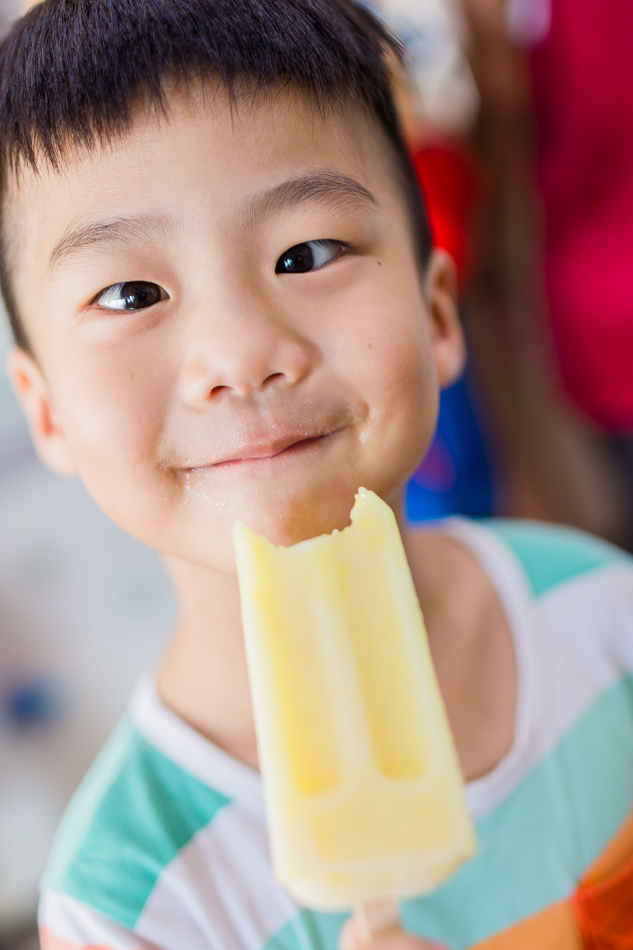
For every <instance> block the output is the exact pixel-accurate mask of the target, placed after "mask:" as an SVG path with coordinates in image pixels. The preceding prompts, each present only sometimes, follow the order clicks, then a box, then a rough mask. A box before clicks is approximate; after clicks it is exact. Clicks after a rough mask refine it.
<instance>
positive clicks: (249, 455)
mask: <svg viewBox="0 0 633 950" xmlns="http://www.w3.org/2000/svg"><path fill="white" fill-rule="evenodd" d="M339 431H340V429H334V430H329V431H327V432H323V433H317V434H316V435H312V436H305V435H297V434H296V433H295V434H294V435H286V436H283V437H280V438H277V439H265V440H256V441H253V442H248V443H247V444H245V445H242V446H240V447H239V448H237V449H235V450H232V451H231V453H230V454H227V455H226V456H224V457H222V458H219V459H217V460H216V461H213V462H209V463H207V464H203V465H193V466H191V467H190V468H189V469H188V470H189V471H190V472H199V471H203V470H204V469H211V468H220V467H224V466H229V465H238V464H240V463H245V462H259V461H266V460H268V459H272V458H277V457H278V456H280V455H287V454H289V453H291V452H295V451H298V450H301V449H304V448H308V447H309V446H312V445H315V444H316V443H317V442H322V441H324V440H325V439H328V438H329V437H330V436H331V435H334V434H335V432H339Z"/></svg>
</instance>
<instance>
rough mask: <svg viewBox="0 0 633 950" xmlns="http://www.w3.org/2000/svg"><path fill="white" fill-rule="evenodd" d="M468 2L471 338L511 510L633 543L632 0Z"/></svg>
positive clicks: (469, 311) (629, 543) (465, 8)
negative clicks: (473, 254) (478, 208)
mask: <svg viewBox="0 0 633 950" xmlns="http://www.w3.org/2000/svg"><path fill="white" fill-rule="evenodd" d="M463 8H464V11H465V13H466V14H467V17H468V24H469V28H470V47H469V50H470V62H471V65H472V68H473V72H474V74H475V77H476V80H477V86H478V89H479V92H480V95H481V102H482V107H481V114H480V118H479V122H478V125H477V129H476V131H475V136H474V140H475V143H476V145H477V148H478V155H479V157H480V160H481V163H482V167H483V168H484V172H485V180H486V190H487V195H486V203H485V214H484V215H483V216H482V227H481V232H480V240H479V242H478V246H479V247H480V249H481V251H480V256H479V258H478V261H477V267H476V273H475V275H474V279H473V281H472V284H471V287H470V293H469V297H468V307H467V315H468V329H469V338H470V344H471V351H473V352H474V354H475V361H476V364H477V369H478V370H479V373H480V378H481V381H482V386H483V388H484V391H485V393H486V397H487V400H488V405H489V406H490V409H491V413H492V416H493V419H494V422H495V425H496V428H497V431H498V432H499V433H500V438H501V442H502V445H503V447H504V450H505V455H506V458H507V460H508V462H509V470H510V472H511V479H510V483H511V485H512V486H513V497H512V499H511V506H512V509H513V510H514V511H515V512H516V513H517V514H525V515H530V516H536V517H542V518H545V519H548V520H555V521H563V522H567V523H569V524H572V525H576V526H578V527H581V528H585V529H587V530H591V531H593V532H595V533H598V534H602V535H603V536H605V537H608V538H610V539H612V540H615V541H616V542H618V543H620V544H623V545H625V546H627V547H629V548H630V547H631V545H632V543H633V532H632V529H631V525H632V523H633V516H632V510H633V509H632V505H631V501H630V489H628V486H629V485H630V479H631V472H630V470H629V471H628V472H627V470H626V467H625V464H618V462H619V461H620V462H622V463H624V462H625V460H626V459H627V456H628V457H629V458H630V455H631V453H630V449H629V445H630V442H629V440H628V438H627V433H628V432H630V431H631V430H632V428H633V388H632V385H633V384H632V383H631V367H632V366H633V323H632V322H631V316H633V270H632V269H631V267H630V265H629V264H628V260H627V259H628V257H629V256H630V254H631V251H632V250H633V216H632V215H631V211H632V210H633V198H632V196H633V162H632V159H633V131H632V130H633V124H632V122H631V119H632V118H633V115H632V113H633V105H632V102H631V97H630V92H629V91H630V89H631V88H632V87H633V83H632V80H633V57H632V56H631V53H632V52H633V6H632V5H631V4H630V3H629V2H628V0H613V2H611V3H608V4H604V3H599V2H597V0H463ZM612 445H614V446H615V447H616V450H617V453H616V452H612V451H611V450H610V447H611V446H612ZM629 465H630V462H629Z"/></svg>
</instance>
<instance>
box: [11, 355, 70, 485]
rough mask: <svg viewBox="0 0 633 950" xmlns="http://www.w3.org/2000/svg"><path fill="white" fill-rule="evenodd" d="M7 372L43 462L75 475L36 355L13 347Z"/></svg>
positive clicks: (58, 471)
mask: <svg viewBox="0 0 633 950" xmlns="http://www.w3.org/2000/svg"><path fill="white" fill-rule="evenodd" d="M7 372H8V374H9V379H10V380H11V384H12V386H13V389H14V391H15V394H16V396H17V397H18V400H19V402H20V405H21V406H22V409H23V410H24V414H25V416H26V419H27V422H28V425H29V429H30V431H31V438H32V439H33V443H34V445H35V449H36V451H37V454H38V455H39V457H40V459H41V460H42V462H43V463H44V464H45V465H47V466H48V468H50V469H51V470H52V471H53V472H57V474H58V475H66V476H69V477H71V476H73V475H76V474H77V468H76V466H75V463H74V461H73V458H72V455H71V453H70V449H69V447H68V443H67V442H66V438H65V436H64V433H63V431H62V428H61V426H60V424H59V420H58V418H57V413H56V411H55V407H54V406H53V402H52V399H51V394H50V390H49V387H48V384H47V382H46V380H45V379H44V376H43V375H42V371H41V370H40V368H39V366H38V365H37V363H36V362H35V360H34V359H33V357H32V356H29V354H28V353H26V352H25V351H24V350H22V349H20V348H19V347H17V346H16V347H14V348H13V349H12V350H11V351H10V353H9V356H8V357H7Z"/></svg>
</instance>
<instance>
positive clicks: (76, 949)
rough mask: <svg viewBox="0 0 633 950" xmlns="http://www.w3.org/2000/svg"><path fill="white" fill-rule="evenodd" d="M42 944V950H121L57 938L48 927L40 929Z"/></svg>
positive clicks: (106, 945)
mask: <svg viewBox="0 0 633 950" xmlns="http://www.w3.org/2000/svg"><path fill="white" fill-rule="evenodd" d="M40 942H41V945H42V950H120V948H118V947H111V946H109V945H108V944H105V943H99V944H97V943H73V941H72V940H64V939H62V938H61V937H56V936H55V934H54V933H53V932H52V930H49V929H48V927H40ZM138 950H141V948H140V947H139V948H138Z"/></svg>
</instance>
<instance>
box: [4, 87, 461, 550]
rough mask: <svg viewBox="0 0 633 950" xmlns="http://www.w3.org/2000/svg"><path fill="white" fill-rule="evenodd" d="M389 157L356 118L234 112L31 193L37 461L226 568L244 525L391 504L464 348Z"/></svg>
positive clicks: (443, 282)
mask: <svg viewBox="0 0 633 950" xmlns="http://www.w3.org/2000/svg"><path fill="white" fill-rule="evenodd" d="M385 152H386V148H385V146H384V145H383V144H382V142H381V141H380V139H379V137H378V135H377V134H376V133H374V132H372V131H371V129H370V128H369V127H368V123H367V122H366V121H365V120H364V119H362V118H361V117H359V116H354V115H353V114H349V115H331V116H328V117H326V118H325V119H324V118H323V117H322V116H320V115H319V114H318V112H317V111H316V110H315V109H313V108H311V107H310V106H308V105H306V104H304V103H303V102H302V101H299V100H298V99H297V98H296V97H294V96H292V95H290V94H279V95H277V96H276V97H274V98H273V99H272V101H266V102H263V103H261V104H258V105H253V104H250V103H245V102H243V103H242V104H240V105H239V107H238V108H237V109H236V108H233V109H231V107H230V105H229V103H228V101H227V98H226V97H225V95H224V93H223V92H222V91H221V90H220V91H219V92H217V94H216V93H210V92H208V91H207V94H206V99H205V97H203V96H202V94H200V95H198V96H196V97H194V96H192V97H189V98H186V97H185V96H184V95H174V96H173V97H172V99H171V109H170V114H169V119H168V120H166V119H165V118H163V119H162V120H159V119H157V118H155V117H154V118H152V117H150V118H148V117H147V116H145V115H144V116H143V117H142V118H139V119H138V120H137V122H136V124H135V125H134V127H133V129H132V131H131V132H130V133H129V134H127V135H126V136H125V137H124V138H122V139H120V140H115V141H114V142H113V143H112V144H111V145H110V146H108V147H104V148H102V149H99V150H97V151H96V152H93V153H92V154H87V153H81V154H79V155H77V156H76V157H74V158H71V159H69V160H68V162H67V163H66V164H65V166H64V168H63V170H61V171H58V172H53V171H50V170H46V169H44V170H41V171H40V172H39V173H38V174H35V173H31V172H25V173H24V174H23V176H22V178H21V180H20V182H19V185H14V186H13V194H12V195H11V196H10V198H9V222H10V223H9V227H10V228H11V231H10V233H11V235H12V242H13V274H14V287H15V293H16V298H17V299H18V301H19V302H20V305H21V313H22V315H23V318H24V322H25V326H26V330H27V334H28V335H29V338H30V340H31V342H32V346H33V351H34V354H35V360H34V361H33V360H31V359H30V358H29V357H27V356H26V355H25V354H23V353H21V352H20V351H16V353H15V354H14V357H13V359H12V361H11V372H12V375H13V378H14V381H15V385H16V388H17V390H18V393H19V394H20V396H21V399H22V402H23V404H24V406H25V408H26V411H27V415H28V417H29V421H30V424H31V428H32V431H33V435H34V438H35V441H36V444H37V446H38V449H39V452H40V455H41V456H42V457H43V459H44V461H46V462H47V463H48V464H49V465H50V466H51V467H53V468H55V469H56V470H58V471H61V472H64V473H66V474H79V475H80V476H81V478H82V479H83V480H84V482H85V484H86V485H87V487H88V489H89V491H90V492H91V493H92V495H93V496H94V498H95V499H96V501H97V502H98V504H99V505H100V506H101V507H102V508H103V509H104V510H105V512H106V513H107V514H108V515H110V517H112V519H113V520H114V521H116V522H117V523H119V524H120V525H121V526H122V527H123V528H124V529H125V530H127V531H129V532H130V533H131V534H133V535H136V536H137V537H139V538H140V539H141V540H143V541H145V542H147V543H149V544H151V545H152V546H154V547H156V548H158V549H159V550H161V551H163V552H165V553H167V554H170V555H172V556H176V557H181V558H185V559H187V560H191V561H194V562H197V563H199V564H202V565H209V566H215V567H219V568H227V569H230V567H231V565H232V563H233V562H232V542H231V527H232V525H233V523H234V521H235V520H236V519H242V520H243V521H245V522H246V523H247V524H248V525H250V526H251V527H252V528H254V529H255V530H257V531H259V532H262V533H264V534H266V535H267V536H268V537H270V538H271V539H272V540H274V541H276V542H278V543H290V542H294V541H297V540H300V539H302V538H305V537H309V536H313V535H315V534H318V533H321V532H325V531H331V530H332V529H333V528H335V527H338V528H341V527H343V526H344V525H345V524H347V523H348V521H349V511H350V508H351V505H352V503H353V496H354V493H355V491H356V490H357V489H358V487H359V486H360V485H364V486H365V487H367V488H370V489H373V490H374V491H376V492H377V493H378V494H379V495H381V496H382V497H384V498H386V499H387V500H391V501H395V499H396V497H397V493H398V491H399V489H400V487H401V486H402V484H403V482H404V481H405V479H406V478H407V477H408V476H409V475H410V474H411V472H412V471H413V470H414V468H415V467H416V465H417V464H418V463H419V460H420V458H421V456H422V454H423V452H424V451H425V449H426V447H427V445H428V442H429V440H430V438H431V434H432V430H433V426H434V423H435V416H436V408H437V393H438V381H439V383H440V384H444V383H447V382H448V381H450V379H451V378H452V377H453V376H454V375H455V374H456V372H457V371H458V369H459V367H460V364H461V359H462V344H461V337H460V334H459V329H458V326H457V321H456V318H455V312H454V307H453V303H452V298H451V290H452V288H451V275H450V265H448V264H445V263H444V262H443V261H442V259H441V258H439V259H435V260H434V261H433V262H432V264H431V266H430V268H429V272H428V274H427V276H426V286H424V281H423V280H421V278H420V275H419V268H418V264H417V261H416V258H415V254H414V250H413V246H412V239H411V228H410V223H409V220H408V217H407V214H406V211H405V208H404V202H403V199H402V196H401V193H400V191H399V189H398V186H397V184H396V182H395V175H394V173H393V170H392V169H391V166H390V159H389V158H388V157H386V155H385ZM11 222H13V223H12V224H11ZM291 249H292V250H291Z"/></svg>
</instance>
